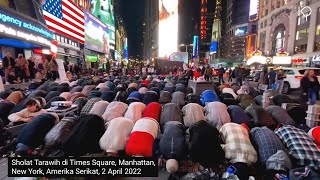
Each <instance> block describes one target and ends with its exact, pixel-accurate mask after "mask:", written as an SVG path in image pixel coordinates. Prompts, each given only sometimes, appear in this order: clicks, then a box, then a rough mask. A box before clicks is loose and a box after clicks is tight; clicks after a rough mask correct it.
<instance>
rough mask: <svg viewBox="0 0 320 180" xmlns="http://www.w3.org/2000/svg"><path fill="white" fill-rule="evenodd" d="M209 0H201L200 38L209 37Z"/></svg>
mask: <svg viewBox="0 0 320 180" xmlns="http://www.w3.org/2000/svg"><path fill="white" fill-rule="evenodd" d="M207 4H208V0H201V11H200V14H201V17H200V38H201V39H206V38H207V16H206V14H207V12H208V8H207Z"/></svg>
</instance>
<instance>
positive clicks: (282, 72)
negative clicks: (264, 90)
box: [277, 69, 287, 94]
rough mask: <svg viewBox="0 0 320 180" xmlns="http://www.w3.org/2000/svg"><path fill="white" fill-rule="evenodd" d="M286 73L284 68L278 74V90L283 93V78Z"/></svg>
mask: <svg viewBox="0 0 320 180" xmlns="http://www.w3.org/2000/svg"><path fill="white" fill-rule="evenodd" d="M286 77H287V76H286V74H285V73H284V71H283V69H279V71H278V74H277V84H278V87H277V90H278V91H279V93H280V94H281V93H282V89H283V80H284V79H285V78H286Z"/></svg>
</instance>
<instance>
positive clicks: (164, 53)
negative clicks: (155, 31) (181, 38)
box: [159, 0, 179, 57]
mask: <svg viewBox="0 0 320 180" xmlns="http://www.w3.org/2000/svg"><path fill="white" fill-rule="evenodd" d="M178 5H179V2H178V0H159V57H169V56H170V55H171V54H172V53H174V52H177V50H178V47H177V46H178V22H179V18H178Z"/></svg>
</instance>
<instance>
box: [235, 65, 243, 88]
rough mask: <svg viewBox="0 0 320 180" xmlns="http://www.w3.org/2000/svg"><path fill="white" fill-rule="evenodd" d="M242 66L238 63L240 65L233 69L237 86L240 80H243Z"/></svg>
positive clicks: (240, 82) (240, 83)
mask: <svg viewBox="0 0 320 180" xmlns="http://www.w3.org/2000/svg"><path fill="white" fill-rule="evenodd" d="M243 74H244V72H243V67H242V65H240V67H238V68H236V69H235V76H236V78H237V83H238V84H239V86H242V82H243Z"/></svg>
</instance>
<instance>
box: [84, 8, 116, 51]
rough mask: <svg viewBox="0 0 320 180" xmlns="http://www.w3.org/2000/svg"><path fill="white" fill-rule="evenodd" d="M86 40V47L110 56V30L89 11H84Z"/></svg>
mask: <svg viewBox="0 0 320 180" xmlns="http://www.w3.org/2000/svg"><path fill="white" fill-rule="evenodd" d="M84 15H85V39H86V43H85V44H84V47H85V48H87V49H90V50H93V51H97V52H101V53H105V54H109V50H110V48H109V35H108V33H109V29H108V26H107V25H105V24H103V23H102V22H101V21H99V19H97V18H95V17H94V16H93V15H92V14H91V13H90V12H89V11H87V10H84Z"/></svg>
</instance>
